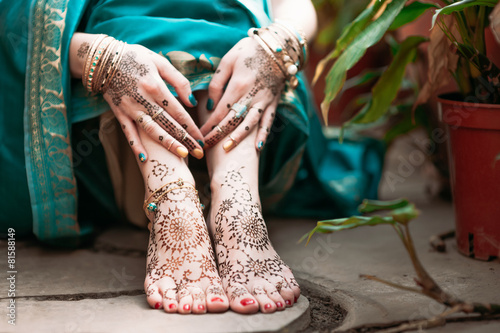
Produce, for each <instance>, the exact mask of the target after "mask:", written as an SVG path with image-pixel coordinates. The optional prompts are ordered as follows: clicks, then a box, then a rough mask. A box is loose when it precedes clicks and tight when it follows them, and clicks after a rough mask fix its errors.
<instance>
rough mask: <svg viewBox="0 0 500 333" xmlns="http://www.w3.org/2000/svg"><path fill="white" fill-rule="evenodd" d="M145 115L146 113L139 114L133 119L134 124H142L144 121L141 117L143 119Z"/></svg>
mask: <svg viewBox="0 0 500 333" xmlns="http://www.w3.org/2000/svg"><path fill="white" fill-rule="evenodd" d="M145 115H146V113H144V112H141V113H140V114H139V116H138V117H137V118H135V122H136V123H142V122H143V120H144V119H143V118H142V117H144V116H145Z"/></svg>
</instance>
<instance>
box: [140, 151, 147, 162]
mask: <svg viewBox="0 0 500 333" xmlns="http://www.w3.org/2000/svg"><path fill="white" fill-rule="evenodd" d="M139 161H141V162H142V163H144V162H146V155H144V154H143V153H140V154H139Z"/></svg>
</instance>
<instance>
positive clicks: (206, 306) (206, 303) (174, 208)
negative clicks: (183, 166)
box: [144, 161, 229, 313]
mask: <svg viewBox="0 0 500 333" xmlns="http://www.w3.org/2000/svg"><path fill="white" fill-rule="evenodd" d="M152 162H154V161H152ZM159 165H161V164H159ZM163 168H165V166H163ZM158 170H160V169H157V170H156V171H157V172H156V174H157V175H158V174H159V173H160V172H159V171H158ZM152 175H153V177H155V170H153V173H152ZM160 176H162V175H160ZM164 178H165V177H164ZM162 181H163V184H165V183H168V180H167V179H166V178H165V179H162ZM148 183H149V182H148ZM158 187H159V186H158ZM158 187H156V188H158ZM151 192H152V191H151ZM151 192H150V193H151ZM155 197H156V198H158V197H159V199H157V201H156V203H157V209H156V210H155V211H154V212H151V213H149V214H150V215H154V219H153V221H152V226H151V235H150V239H149V248H148V255H147V271H146V279H145V281H144V289H145V291H146V295H147V301H148V303H149V305H150V306H151V307H153V308H155V309H159V308H163V309H164V310H165V311H166V312H179V313H205V312H207V311H208V312H221V311H225V310H227V309H228V307H229V302H228V299H227V297H226V295H225V293H224V290H223V288H222V283H221V279H220V277H219V275H218V273H217V269H216V265H215V261H214V254H213V250H212V246H211V243H210V238H209V235H208V231H207V227H206V224H205V221H204V218H203V214H202V210H201V206H200V202H199V198H198V194H197V192H196V191H195V190H194V188H193V187H192V185H190V184H189V183H187V182H184V183H182V182H178V183H177V182H174V183H171V184H170V185H168V186H166V187H165V188H163V189H162V190H160V191H158V192H157V194H156V195H155ZM150 201H151V200H150Z"/></svg>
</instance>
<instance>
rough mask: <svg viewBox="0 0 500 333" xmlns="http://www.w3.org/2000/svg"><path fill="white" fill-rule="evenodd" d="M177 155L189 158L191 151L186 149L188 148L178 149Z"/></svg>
mask: <svg viewBox="0 0 500 333" xmlns="http://www.w3.org/2000/svg"><path fill="white" fill-rule="evenodd" d="M176 151H177V154H179V155H180V156H181V157H182V158H184V157H186V156H188V154H189V151H188V150H187V149H186V147H178V148H177V149H176Z"/></svg>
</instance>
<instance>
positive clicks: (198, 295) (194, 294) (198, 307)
mask: <svg viewBox="0 0 500 333" xmlns="http://www.w3.org/2000/svg"><path fill="white" fill-rule="evenodd" d="M190 291H191V298H192V299H193V306H192V309H191V311H192V312H193V313H206V312H207V305H206V299H205V293H204V292H203V290H201V289H200V288H191V290H190Z"/></svg>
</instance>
